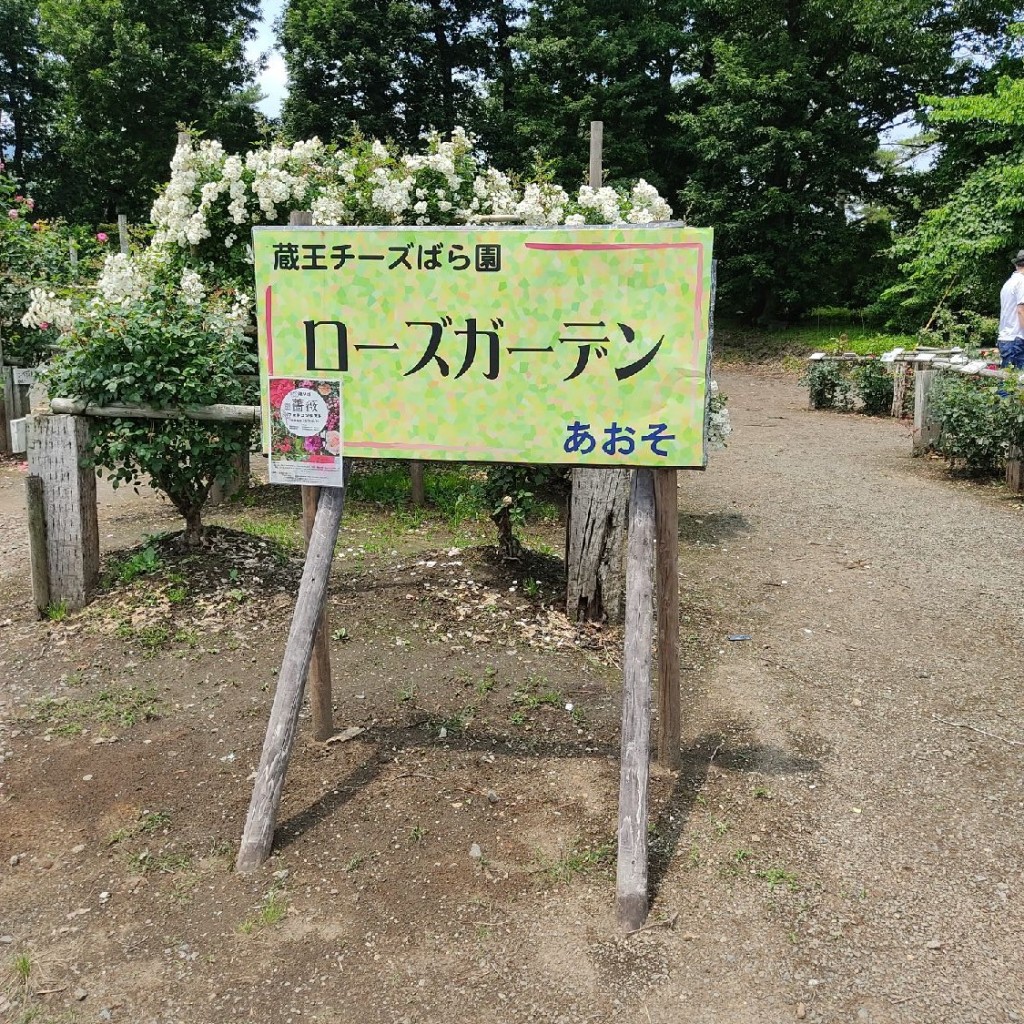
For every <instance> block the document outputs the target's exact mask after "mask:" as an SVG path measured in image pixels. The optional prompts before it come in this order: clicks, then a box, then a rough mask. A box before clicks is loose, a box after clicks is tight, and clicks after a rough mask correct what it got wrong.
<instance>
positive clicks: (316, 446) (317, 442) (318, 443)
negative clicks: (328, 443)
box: [304, 434, 324, 453]
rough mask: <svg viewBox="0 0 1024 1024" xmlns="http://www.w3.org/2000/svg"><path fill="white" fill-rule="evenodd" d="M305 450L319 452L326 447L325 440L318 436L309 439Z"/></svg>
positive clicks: (306, 441)
mask: <svg viewBox="0 0 1024 1024" xmlns="http://www.w3.org/2000/svg"><path fill="white" fill-rule="evenodd" d="M304 444H305V448H306V451H307V452H314V453H315V452H318V451H320V449H321V448H323V446H324V442H323V438H321V437H320V436H319V435H318V434H314V435H313V436H312V437H307V438H306V440H305V442H304Z"/></svg>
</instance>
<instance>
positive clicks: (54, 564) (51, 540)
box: [28, 416, 100, 611]
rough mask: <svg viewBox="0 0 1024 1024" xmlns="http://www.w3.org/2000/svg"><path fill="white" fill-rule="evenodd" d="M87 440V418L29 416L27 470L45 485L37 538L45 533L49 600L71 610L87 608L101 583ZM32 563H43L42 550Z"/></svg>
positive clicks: (92, 481) (94, 504)
mask: <svg viewBox="0 0 1024 1024" xmlns="http://www.w3.org/2000/svg"><path fill="white" fill-rule="evenodd" d="M88 439H89V424H88V422H87V421H86V420H85V418H84V417H81V416H30V417H29V418H28V471H29V474H30V475H31V476H35V477H38V478H39V480H40V481H41V485H42V506H43V524H44V525H43V529H42V531H41V533H40V534H39V535H38V536H43V537H45V544H46V552H45V565H46V566H47V577H48V579H47V590H48V593H49V603H50V604H64V605H65V606H66V607H67V609H68V610H69V611H77V610H78V609H79V608H84V607H85V605H86V604H88V602H89V599H90V597H91V596H92V594H93V591H94V590H95V589H96V585H97V583H98V581H99V571H100V539H99V524H98V523H97V519H96V474H95V472H94V471H93V470H92V469H91V468H86V467H84V466H83V465H82V463H83V462H84V460H85V455H86V451H87V444H88ZM33 536H36V534H33ZM32 564H33V565H34V566H35V565H42V564H44V562H43V560H42V559H41V557H40V553H38V552H37V553H35V554H34V555H33V562H32ZM33 589H34V591H36V588H35V587H34V588H33Z"/></svg>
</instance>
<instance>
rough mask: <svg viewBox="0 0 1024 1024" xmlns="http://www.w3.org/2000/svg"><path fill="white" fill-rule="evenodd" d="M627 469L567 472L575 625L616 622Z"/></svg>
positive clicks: (594, 158) (599, 128)
mask: <svg viewBox="0 0 1024 1024" xmlns="http://www.w3.org/2000/svg"><path fill="white" fill-rule="evenodd" d="M603 144H604V122H603V121H591V122H590V187H591V188H600V187H601V160H602V156H601V154H602V146H603ZM629 480H630V476H629V470H628V469H610V468H602V469H584V468H582V467H577V468H576V469H574V470H573V471H572V491H571V494H570V497H569V518H568V522H567V523H566V544H565V564H566V569H567V572H566V599H565V612H566V614H567V615H568V616H569V618H570V619H575V620H578V621H579V620H596V621H602V620H606V621H608V622H621V621H622V618H623V603H622V601H623V592H622V550H623V547H624V546H625V545H624V540H625V530H626V505H627V503H628V501H629Z"/></svg>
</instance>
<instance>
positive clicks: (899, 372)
mask: <svg viewBox="0 0 1024 1024" xmlns="http://www.w3.org/2000/svg"><path fill="white" fill-rule="evenodd" d="M913 368H914V366H913V364H912V363H901V362H897V363H894V364H893V381H892V408H891V409H890V410H889V411H890V412H891V413H892V415H893V416H894V417H895V418H896V419H898V420H901V419H903V406H904V403H905V402H906V396H907V382H908V381H909V379H910V374H911V372H912V369H913Z"/></svg>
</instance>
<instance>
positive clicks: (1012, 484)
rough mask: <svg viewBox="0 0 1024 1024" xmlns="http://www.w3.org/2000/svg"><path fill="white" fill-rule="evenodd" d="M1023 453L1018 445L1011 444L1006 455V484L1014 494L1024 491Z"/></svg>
mask: <svg viewBox="0 0 1024 1024" xmlns="http://www.w3.org/2000/svg"><path fill="white" fill-rule="evenodd" d="M1021 454H1022V453H1021V450H1020V449H1019V448H1018V447H1016V445H1011V447H1010V450H1009V452H1008V453H1007V455H1006V486H1007V487H1008V488H1009V489H1010V490H1011V491H1013V492H1014V494H1020V492H1021V491H1024V459H1022V457H1021Z"/></svg>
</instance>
